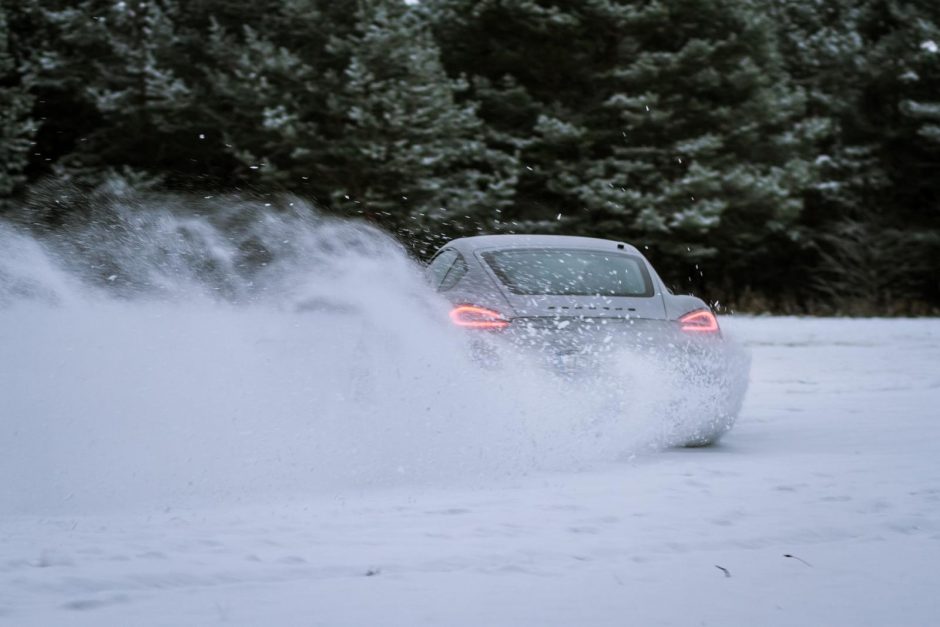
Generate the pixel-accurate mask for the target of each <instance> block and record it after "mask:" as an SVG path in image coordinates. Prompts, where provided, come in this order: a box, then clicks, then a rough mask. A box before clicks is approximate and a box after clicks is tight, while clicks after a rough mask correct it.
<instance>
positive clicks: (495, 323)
mask: <svg viewBox="0 0 940 627" xmlns="http://www.w3.org/2000/svg"><path fill="white" fill-rule="evenodd" d="M450 319H451V320H452V321H453V323H454V324H456V325H457V326H460V327H467V328H470V329H504V328H506V327H507V326H509V320H506V319H505V318H503V316H502V314H500V313H499V312H498V311H493V310H492V309H486V308H485V307H475V306H473V305H460V306H459V307H455V308H454V309H452V310H451V312H450Z"/></svg>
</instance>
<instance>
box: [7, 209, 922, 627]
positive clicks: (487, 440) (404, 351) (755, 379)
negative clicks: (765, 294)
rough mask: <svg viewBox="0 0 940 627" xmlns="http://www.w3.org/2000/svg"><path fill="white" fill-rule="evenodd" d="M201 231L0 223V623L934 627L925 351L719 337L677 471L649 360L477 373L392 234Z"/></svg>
mask: <svg viewBox="0 0 940 627" xmlns="http://www.w3.org/2000/svg"><path fill="white" fill-rule="evenodd" d="M193 202H195V201H193ZM212 202H213V203H218V204H217V205H212V206H211V207H207V209H211V211H209V210H207V211H205V213H206V214H207V215H214V216H218V217H219V218H220V222H221V223H223V224H224V223H232V222H234V223H236V224H241V225H244V226H243V228H244V229H246V230H244V231H237V230H236V231H234V232H233V231H231V230H228V231H222V230H219V229H218V228H217V227H216V226H214V223H212V222H210V221H208V220H204V219H201V218H195V217H193V216H192V211H191V208H189V207H186V211H185V212H183V214H182V217H181V216H180V215H177V214H174V213H173V211H172V210H171V208H161V209H159V210H157V209H153V208H151V210H150V211H149V212H148V211H145V210H144V209H143V208H141V207H138V206H133V207H129V208H127V210H126V211H125V210H123V209H121V208H120V207H117V208H115V209H114V213H113V215H110V216H109V218H108V219H107V220H106V221H104V222H102V223H101V224H100V225H98V226H96V225H94V224H91V225H89V226H88V227H87V229H86V230H77V231H75V232H71V233H65V234H60V236H58V237H56V238H55V239H53V240H50V241H45V242H43V241H39V240H37V239H35V238H32V237H30V236H27V235H25V234H23V233H21V232H18V231H15V230H13V229H10V228H6V227H4V226H3V225H0V249H2V250H3V251H4V255H3V256H2V257H0V350H2V359H0V478H2V481H0V625H5V624H10V625H16V626H17V627H20V626H23V627H31V626H45V625H89V626H91V625H94V626H95V627H99V626H101V625H127V624H132V625H204V624H215V623H221V624H231V625H257V624H260V623H263V622H264V623H270V624H276V625H305V626H309V625H330V626H333V625H363V624H381V625H402V626H405V625H408V626H411V625H458V626H462V625H467V626H471V625H473V626H476V625H519V624H533V625H574V624H578V625H580V624H585V625H624V624H638V625H689V624H694V625H702V624H704V625H723V626H727V625H748V626H750V625H771V626H773V625H795V624H808V625H828V626H839V625H845V626H852V627H858V626H863V625H886V624H890V625H912V626H913V625H925V624H931V623H933V622H935V618H936V616H938V615H940V600H938V597H937V595H936V594H935V590H936V589H937V588H938V587H940V570H938V569H937V567H936V564H937V563H938V560H940V466H938V464H937V463H936V461H935V455H936V451H937V450H938V449H940V421H938V420H937V410H936V408H937V407H938V406H940V370H938V368H937V363H940V320H936V319H923V320H848V319H797V318H772V317H766V318H765V317H758V318H747V317H725V318H723V319H722V325H723V328H724V330H725V333H726V335H727V336H728V338H729V342H731V343H732V345H734V344H735V343H736V342H737V343H742V344H743V345H744V347H745V348H746V349H747V350H749V351H750V352H751V357H752V364H753V365H752V377H751V378H752V381H751V387H750V389H749V392H748V396H747V398H746V401H745V405H744V409H743V412H742V415H741V417H740V419H739V422H738V425H737V426H736V427H735V428H734V430H732V431H731V432H730V433H729V434H728V435H727V436H726V437H725V439H724V440H723V442H722V444H721V445H719V446H717V447H714V448H708V449H674V448H668V447H666V446H665V444H666V443H667V440H664V433H663V431H664V429H663V426H662V424H663V421H664V418H667V419H668V418H672V417H673V413H671V412H675V411H676V408H677V407H678V406H677V404H676V403H675V402H674V401H675V399H676V397H677V396H678V397H682V398H684V399H686V401H687V403H688V404H691V405H698V404H701V403H705V402H707V401H708V398H707V397H706V396H701V395H699V392H698V391H696V390H694V389H689V388H688V386H687V385H683V384H682V382H681V381H679V382H677V381H675V380H671V379H669V377H668V371H665V370H663V369H661V368H657V366H656V363H655V361H649V360H647V359H645V358H644V357H643V355H636V354H630V353H624V354H619V353H611V354H610V356H609V359H608V360H607V363H606V368H607V370H608V372H606V373H605V374H606V375H607V376H606V377H600V378H584V379H578V378H575V379H573V380H566V379H563V378H559V377H557V376H553V375H550V374H549V373H546V372H543V371H540V370H539V369H537V368H534V367H532V364H531V363H530V362H527V361H526V360H524V359H522V358H520V359H519V360H517V361H516V360H512V359H508V360H507V361H506V362H505V364H504V368H503V369H502V370H497V371H489V370H481V369H480V368H479V367H477V366H475V364H473V363H472V362H471V361H470V360H469V358H468V357H467V353H466V343H465V342H466V336H465V335H464V334H463V333H462V332H460V331H459V330H457V329H455V328H454V327H453V326H452V325H450V324H449V323H448V322H447V311H448V309H449V307H448V306H447V304H446V303H444V302H443V301H440V300H439V299H438V298H437V297H436V296H435V295H434V294H430V293H429V292H428V290H427V288H426V287H425V285H424V283H423V280H422V278H421V276H420V272H419V270H418V268H417V267H416V266H415V264H414V263H413V262H411V261H410V260H408V259H407V258H406V257H405V256H404V255H403V254H402V252H401V249H400V248H399V247H398V246H397V245H396V244H394V242H392V241H391V240H389V239H388V238H387V237H385V236H383V235H381V234H380V233H378V232H375V231H374V230H372V229H368V228H366V227H362V226H361V225H360V226H357V225H355V224H354V223H342V222H336V221H333V222H331V221H327V220H323V219H321V218H317V217H316V216H314V217H311V215H310V210H309V208H304V207H303V205H302V203H300V202H297V203H296V205H297V206H296V207H294V204H295V203H291V207H292V209H291V210H287V209H286V208H284V207H280V208H279V211H277V212H273V211H271V210H269V209H265V208H264V207H262V206H260V204H257V203H255V204H251V203H241V204H240V203H239V202H238V201H234V200H231V199H218V200H213V201H212ZM167 204H168V203H165V202H164V203H162V205H167ZM227 211H231V212H234V213H232V214H227V213H226V212H227ZM232 218H239V219H238V220H233V219H232ZM115 225H124V227H123V228H115ZM69 240H71V243H70V241H69ZM338 243H339V244H340V245H338ZM246 244H250V246H246ZM265 251H266V252H268V253H271V254H269V255H263V254H260V252H265ZM272 251H274V252H272ZM246 254H249V256H248V257H246V256H245V255H246ZM250 255H257V258H258V261H257V262H256V263H259V264H260V265H257V266H255V267H253V268H252V267H251V266H250V263H249V262H250V259H251V256H250ZM105 269H106V270H105Z"/></svg>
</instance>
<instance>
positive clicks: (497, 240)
mask: <svg viewBox="0 0 940 627" xmlns="http://www.w3.org/2000/svg"><path fill="white" fill-rule="evenodd" d="M447 246H448V247H453V248H456V249H457V250H459V251H461V252H472V251H477V250H486V249H502V248H586V249H593V250H623V251H624V252H630V253H635V254H640V251H638V250H637V249H636V248H635V247H633V246H631V245H630V244H626V243H624V242H617V241H615V240H609V239H600V238H597V237H580V236H576V235H475V236H472V237H461V238H459V239H455V240H452V241H451V242H449V243H448V244H447Z"/></svg>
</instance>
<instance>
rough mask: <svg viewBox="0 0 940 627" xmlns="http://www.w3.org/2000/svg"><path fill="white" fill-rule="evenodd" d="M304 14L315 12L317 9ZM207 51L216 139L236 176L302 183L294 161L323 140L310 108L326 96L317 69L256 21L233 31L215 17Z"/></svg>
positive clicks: (206, 72)
mask: <svg viewBox="0 0 940 627" xmlns="http://www.w3.org/2000/svg"><path fill="white" fill-rule="evenodd" d="M306 17H307V18H310V19H312V20H315V19H316V13H310V14H307V15H306ZM206 53H207V55H208V60H209V62H208V63H207V65H206V66H205V68H204V76H205V84H204V87H203V89H204V91H205V95H206V101H207V102H209V103H211V111H210V113H209V115H210V116H212V117H213V118H214V119H213V129H214V130H215V132H216V133H218V135H219V140H218V141H217V142H215V144H216V145H217V146H218V149H219V150H221V151H224V152H227V153H228V154H230V155H231V156H232V157H233V158H234V161H235V163H236V164H237V166H236V168H235V171H234V174H235V176H236V177H238V178H242V179H248V180H254V181H257V182H260V183H264V184H267V185H271V184H277V185H279V186H285V187H288V188H298V187H302V185H301V184H300V181H302V180H304V179H303V178H302V176H305V175H304V174H302V173H299V172H297V171H296V170H297V168H296V167H295V165H296V161H297V160H298V159H303V158H304V157H307V156H308V155H309V153H310V152H311V151H313V150H315V149H316V148H317V146H318V144H320V143H321V140H320V139H319V137H318V132H317V125H316V123H315V121H314V119H313V118H312V115H311V110H315V109H316V108H317V105H318V104H321V103H322V102H323V99H324V97H323V95H322V86H321V85H320V83H319V82H318V80H317V78H318V76H317V73H316V71H315V69H314V68H313V67H311V66H310V65H309V64H308V63H306V62H305V61H304V60H303V59H302V58H301V57H300V56H298V54H296V53H295V52H294V51H293V50H291V49H289V48H287V47H285V46H282V45H277V44H275V43H274V42H272V41H271V40H270V39H268V38H267V37H266V36H265V35H262V34H261V33H259V31H258V30H256V29H255V28H254V27H252V26H251V25H248V24H245V25H243V26H242V27H241V28H240V31H239V32H230V31H228V30H227V29H226V28H225V27H224V26H223V25H222V24H221V23H220V22H218V21H217V20H215V19H212V20H211V24H210V26H209V36H208V42H207V46H206ZM321 106H322V105H321ZM306 174H307V175H309V174H310V172H307V173H306ZM252 175H254V176H252ZM307 178H309V176H308V177H307Z"/></svg>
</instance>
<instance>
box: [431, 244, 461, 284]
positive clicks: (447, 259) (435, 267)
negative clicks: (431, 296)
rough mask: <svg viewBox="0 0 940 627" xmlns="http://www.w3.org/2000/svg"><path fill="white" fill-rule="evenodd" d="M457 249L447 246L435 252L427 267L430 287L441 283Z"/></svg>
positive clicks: (454, 257)
mask: <svg viewBox="0 0 940 627" xmlns="http://www.w3.org/2000/svg"><path fill="white" fill-rule="evenodd" d="M457 256H458V255H457V251H456V250H454V249H453V248H448V249H446V250H442V251H441V252H439V253H438V254H437V256H436V257H434V259H432V260H431V263H429V264H428V267H427V271H426V272H427V277H428V282H429V283H430V284H431V287H433V288H434V289H438V288H439V287H440V285H441V283H442V282H443V281H444V278H445V277H446V276H447V271H448V270H450V267H451V266H452V265H454V260H455V259H456V258H457Z"/></svg>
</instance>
